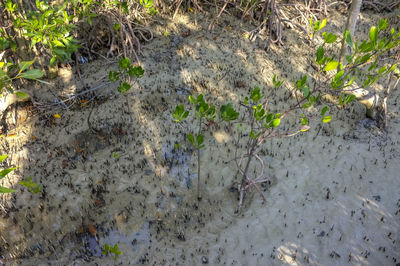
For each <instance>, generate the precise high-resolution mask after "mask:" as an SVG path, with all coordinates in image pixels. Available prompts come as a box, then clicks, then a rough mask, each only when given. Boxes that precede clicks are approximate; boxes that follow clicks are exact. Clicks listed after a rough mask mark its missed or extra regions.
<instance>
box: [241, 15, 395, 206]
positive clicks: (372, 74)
mask: <svg viewBox="0 0 400 266" xmlns="http://www.w3.org/2000/svg"><path fill="white" fill-rule="evenodd" d="M324 24H325V22H322V23H315V24H314V25H313V26H314V33H315V32H317V31H319V30H320V29H322V28H323V27H321V26H324ZM387 26H388V24H387V21H386V20H381V21H380V22H379V24H378V27H371V29H370V33H369V39H368V40H364V41H362V42H360V43H358V42H353V40H352V37H351V36H350V33H349V32H348V31H345V33H344V36H343V38H345V41H346V43H347V45H348V46H349V47H350V48H351V50H352V52H351V53H350V54H348V55H346V60H347V64H342V63H339V61H337V60H336V58H337V56H335V55H333V56H332V55H327V53H326V49H325V47H326V46H327V45H329V44H333V43H335V42H336V40H337V39H338V37H337V36H336V35H334V34H332V33H326V32H323V33H322V37H323V43H322V44H321V45H320V46H319V47H318V49H317V52H316V58H315V61H314V62H315V64H316V69H317V73H316V75H315V77H314V78H311V77H310V76H308V75H303V76H302V77H301V78H300V79H298V80H297V81H295V82H294V83H295V87H294V88H293V90H292V94H293V95H294V96H295V98H296V103H295V104H294V105H292V106H291V107H289V108H288V109H287V110H286V111H284V112H282V114H281V113H275V114H274V113H272V112H269V111H268V108H267V105H268V99H263V98H264V96H263V95H262V93H261V92H260V89H259V88H258V87H256V88H254V89H253V90H252V91H251V95H250V97H246V98H245V99H244V101H243V102H242V103H241V106H242V107H244V108H245V109H246V110H247V113H248V115H247V116H244V120H245V121H248V122H249V124H250V125H249V128H250V129H249V130H250V132H249V134H248V141H247V145H246V151H245V153H243V154H242V155H241V156H240V157H238V156H237V155H236V154H237V149H238V147H236V152H235V161H236V165H237V168H238V173H240V174H241V176H242V179H241V182H239V184H238V187H237V189H238V191H239V204H238V207H237V209H236V211H237V212H239V211H240V209H241V207H242V204H243V199H244V197H245V194H246V192H248V191H250V190H251V188H255V190H256V191H258V192H259V194H260V195H261V197H262V198H263V200H265V198H264V196H263V194H262V191H261V189H260V188H259V186H258V184H260V183H264V182H267V181H268V179H267V178H265V177H264V163H263V160H262V159H261V158H260V157H259V156H258V154H257V151H258V149H259V147H260V146H261V145H262V144H263V143H264V142H265V141H266V140H267V139H270V138H276V137H278V138H282V137H291V136H294V135H296V134H298V133H300V132H304V131H307V130H308V129H310V126H309V123H310V120H309V117H307V115H306V112H307V111H308V110H309V108H310V107H313V106H314V107H315V106H317V105H319V104H321V103H322V99H323V97H324V96H326V95H334V96H336V99H337V102H336V105H337V106H338V107H339V108H341V107H343V106H344V105H346V104H348V103H350V102H352V101H354V100H355V99H358V95H357V94H356V93H355V92H354V89H352V88H351V87H350V86H351V85H352V84H353V82H354V81H356V80H357V81H359V84H362V88H368V87H370V86H371V85H372V84H374V83H375V82H377V81H378V80H379V79H380V78H382V77H384V76H388V75H391V73H392V72H396V71H398V69H397V63H396V61H395V60H394V62H392V63H386V62H390V60H389V59H390V56H387V55H386V58H385V59H386V60H385V61H386V62H384V61H383V60H381V59H382V58H383V55H384V54H385V53H386V52H387V51H388V50H390V49H392V48H393V47H397V46H400V33H399V32H396V31H395V30H394V29H393V28H392V29H391V30H390V32H385V30H386V29H387ZM379 34H381V35H383V36H381V37H380V38H379ZM392 61H393V60H392ZM273 84H274V87H275V88H278V87H280V86H281V85H282V84H283V82H282V81H278V80H277V79H276V76H274V78H273ZM310 84H311V85H310ZM388 86H390V84H388ZM349 88H350V89H349ZM260 102H261V103H260ZM328 110H329V108H328V106H327V105H325V106H323V107H322V108H321V110H320V117H319V119H318V120H320V121H321V122H322V123H328V122H330V121H331V119H332V116H331V115H327V113H328ZM295 111H299V112H298V113H300V114H301V116H300V117H299V118H300V123H299V125H298V126H297V128H295V129H293V128H292V129H288V130H286V131H284V132H279V131H278V130H277V129H276V128H277V127H278V126H279V125H280V124H281V120H282V119H284V118H285V117H286V116H287V115H288V114H290V113H293V112H295ZM378 122H379V121H378ZM239 137H240V136H239ZM244 158H247V161H246V163H245V164H244V167H243V164H242V163H243V160H244ZM254 158H255V159H257V160H258V161H259V162H260V164H261V170H260V173H259V175H257V177H255V178H251V177H250V176H249V165H250V163H251V161H252V160H253V159H254Z"/></svg>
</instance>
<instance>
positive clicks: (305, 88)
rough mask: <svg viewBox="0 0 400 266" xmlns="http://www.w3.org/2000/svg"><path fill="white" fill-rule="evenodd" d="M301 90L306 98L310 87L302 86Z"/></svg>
mask: <svg viewBox="0 0 400 266" xmlns="http://www.w3.org/2000/svg"><path fill="white" fill-rule="evenodd" d="M301 91H302V92H303V96H304V97H305V98H307V99H308V97H309V96H310V88H308V87H307V86H304V87H303V88H301Z"/></svg>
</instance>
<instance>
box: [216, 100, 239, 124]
mask: <svg viewBox="0 0 400 266" xmlns="http://www.w3.org/2000/svg"><path fill="white" fill-rule="evenodd" d="M219 113H220V117H221V119H222V120H223V121H232V120H236V119H237V118H238V117H239V113H238V112H236V110H235V108H233V106H232V103H227V104H226V105H222V106H221V108H220V109H219Z"/></svg>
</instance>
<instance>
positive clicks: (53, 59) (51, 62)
mask: <svg viewBox="0 0 400 266" xmlns="http://www.w3.org/2000/svg"><path fill="white" fill-rule="evenodd" d="M56 63H57V57H55V56H53V57H52V58H51V59H50V66H54V65H55V64H56Z"/></svg>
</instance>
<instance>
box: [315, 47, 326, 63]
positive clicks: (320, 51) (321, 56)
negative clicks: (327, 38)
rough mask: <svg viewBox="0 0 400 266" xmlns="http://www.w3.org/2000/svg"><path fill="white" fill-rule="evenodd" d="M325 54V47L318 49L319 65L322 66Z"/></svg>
mask: <svg viewBox="0 0 400 266" xmlns="http://www.w3.org/2000/svg"><path fill="white" fill-rule="evenodd" d="M324 54H325V50H324V47H322V46H320V47H318V49H317V63H318V64H319V65H321V64H322V59H323V58H324Z"/></svg>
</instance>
